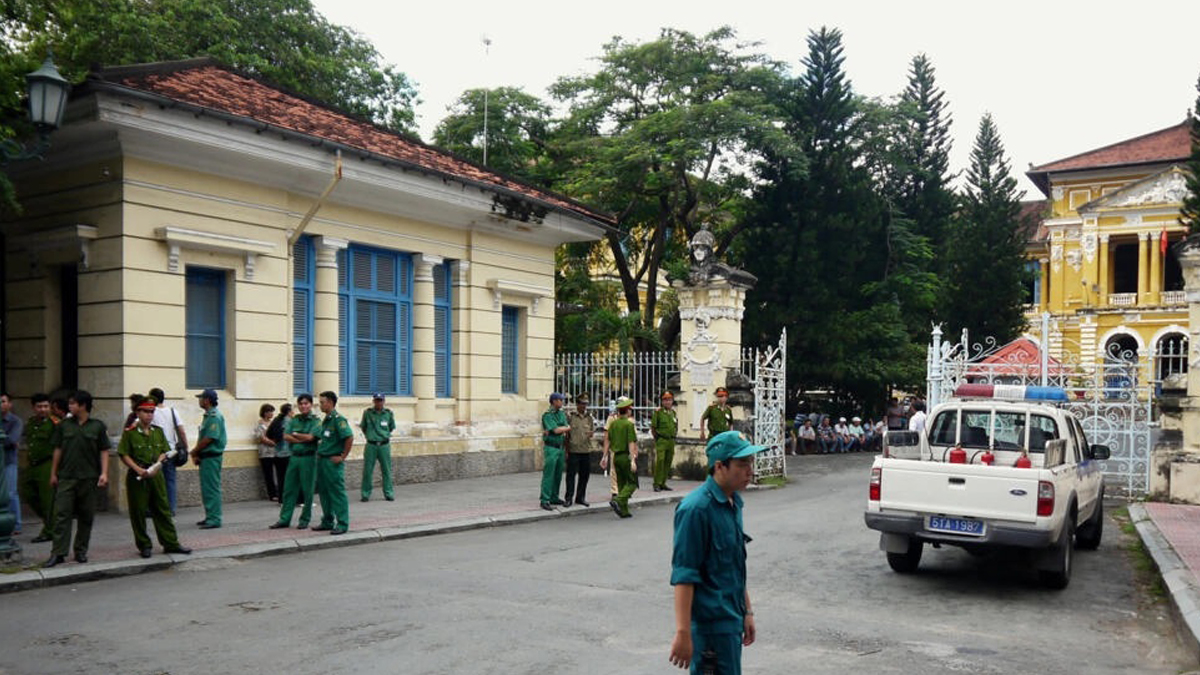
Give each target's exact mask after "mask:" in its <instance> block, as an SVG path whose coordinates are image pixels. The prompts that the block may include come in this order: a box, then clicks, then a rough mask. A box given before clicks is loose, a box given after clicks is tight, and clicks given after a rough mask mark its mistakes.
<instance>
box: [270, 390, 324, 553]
mask: <svg viewBox="0 0 1200 675" xmlns="http://www.w3.org/2000/svg"><path fill="white" fill-rule="evenodd" d="M312 407H313V399H312V394H300V395H299V396H297V397H296V411H297V412H296V416H295V417H293V418H292V419H290V420H288V423H287V427H286V428H284V431H283V440H285V441H287V444H288V449H289V450H291V452H292V458H291V459H290V460H289V461H288V468H287V473H286V474H284V476H283V496H281V497H280V498H279V520H278V521H276V522H275V523H274V524H272V525H271V529H272V530H278V529H280V528H283V527H290V526H291V524H292V512H293V511H295V510H296V501H297V499H299V500H300V501H301V502H303V503H304V508H302V509H301V510H300V521H299V522H298V523H296V528H297V529H301V530H303V529H306V528H307V527H308V521H310V520H312V506H313V485H314V483H315V482H316V466H317V465H316V461H317V436H319V435H320V434H321V420H320V419H319V418H318V417H317V416H316V415H314V414H313V411H312Z"/></svg>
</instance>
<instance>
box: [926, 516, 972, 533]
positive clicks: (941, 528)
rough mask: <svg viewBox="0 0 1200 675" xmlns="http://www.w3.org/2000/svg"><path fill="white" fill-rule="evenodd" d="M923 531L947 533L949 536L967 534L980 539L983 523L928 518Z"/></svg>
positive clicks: (935, 517)
mask: <svg viewBox="0 0 1200 675" xmlns="http://www.w3.org/2000/svg"><path fill="white" fill-rule="evenodd" d="M925 529H927V530H929V531H930V532H947V533H950V534H967V535H971V536H973V537H982V536H983V521H979V520H967V519H965V518H946V517H945V516H930V517H929V523H928V524H927V525H926V526H925Z"/></svg>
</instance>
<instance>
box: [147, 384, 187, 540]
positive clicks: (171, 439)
mask: <svg viewBox="0 0 1200 675" xmlns="http://www.w3.org/2000/svg"><path fill="white" fill-rule="evenodd" d="M150 396H151V397H152V398H153V399H154V400H155V401H157V402H158V407H156V408H155V409H154V419H153V421H151V424H153V425H155V426H157V427H161V428H162V430H163V435H164V436H166V437H167V445H168V446H169V447H171V448H174V449H176V450H178V449H179V448H183V450H182V451H181V452H183V453H185V454H186V453H187V432H186V431H184V427H183V420H181V419H179V415H178V414H176V413H175V409H174V408H172V407H170V406H168V405H167V404H165V403H163V401H164V400H165V399H166V395H165V394H163V390H162V389H159V388H158V387H155V388H153V389H151V390H150ZM162 472H163V478H165V479H166V481H167V502H168V503H170V505H171V515H172V516H174V515H175V462H174V461H166V462H163V467H162Z"/></svg>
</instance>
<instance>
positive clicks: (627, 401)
mask: <svg viewBox="0 0 1200 675" xmlns="http://www.w3.org/2000/svg"><path fill="white" fill-rule="evenodd" d="M632 405H633V399H631V398H629V397H628V396H621V397H619V398H617V410H620V409H621V408H628V407H630V406H632Z"/></svg>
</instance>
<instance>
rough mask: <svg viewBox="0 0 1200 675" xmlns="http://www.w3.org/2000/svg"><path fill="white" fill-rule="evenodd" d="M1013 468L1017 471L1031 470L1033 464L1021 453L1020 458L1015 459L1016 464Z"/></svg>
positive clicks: (1027, 455) (1025, 454)
mask: <svg viewBox="0 0 1200 675" xmlns="http://www.w3.org/2000/svg"><path fill="white" fill-rule="evenodd" d="M1015 466H1016V467H1017V468H1018V469H1032V468H1033V462H1031V461H1029V454H1028V453H1025V452H1023V453H1021V456H1020V457H1018V458H1017V463H1016V464H1015Z"/></svg>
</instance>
